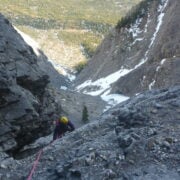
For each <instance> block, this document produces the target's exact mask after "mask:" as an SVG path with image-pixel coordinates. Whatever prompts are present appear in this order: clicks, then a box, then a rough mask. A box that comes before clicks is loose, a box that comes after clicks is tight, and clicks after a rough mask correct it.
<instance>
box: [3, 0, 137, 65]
mask: <svg viewBox="0 0 180 180" xmlns="http://www.w3.org/2000/svg"><path fill="white" fill-rule="evenodd" d="M138 2H140V0H133V1H132V0H66V1H64V0H58V1H57V0H13V1H12V0H0V11H1V13H2V14H4V15H5V16H6V17H8V18H9V19H10V20H11V21H12V23H13V24H14V25H15V26H16V27H17V28H19V29H20V30H21V31H23V32H25V33H27V34H29V35H30V36H31V37H33V38H34V39H36V41H37V42H39V44H40V45H41V47H42V49H43V50H44V51H45V53H46V54H48V53H47V52H48V51H49V49H51V48H50V47H49V46H50V45H49V46H45V45H44V44H43V43H44V42H42V40H43V39H47V42H48V43H50V44H53V45H52V47H53V48H55V46H54V44H57V43H58V41H59V43H60V42H62V41H63V42H64V44H65V45H66V46H72V45H73V46H75V47H76V48H79V53H81V54H82V53H83V55H85V57H86V58H88V59H89V58H90V57H92V55H93V53H94V51H95V49H96V47H97V46H98V45H99V44H100V42H101V40H102V39H103V37H104V35H105V34H106V33H107V32H108V31H109V29H110V28H112V27H113V26H114V25H115V24H117V22H118V20H119V19H121V17H122V16H124V15H125V13H126V12H127V11H128V10H129V9H130V8H131V7H132V6H134V5H135V4H137V3H138ZM54 34H57V37H56V38H57V39H55V38H54V37H55V36H54ZM44 36H47V38H46V37H44ZM47 42H46V43H47ZM42 44H43V45H42ZM82 47H83V52H82ZM56 48H58V47H56ZM54 51H56V52H57V49H54ZM51 53H52V52H51ZM52 54H53V58H55V59H56V58H57V59H58V58H59V56H58V55H56V56H55V54H54V53H52ZM48 56H51V54H50V55H49V54H48ZM54 56H55V57H54ZM50 58H51V57H50ZM65 58H66V57H65ZM74 59H76V58H74ZM77 59H80V58H79V57H77ZM67 61H69V62H70V60H69V59H67ZM80 61H82V58H81V59H80ZM71 63H72V61H71Z"/></svg>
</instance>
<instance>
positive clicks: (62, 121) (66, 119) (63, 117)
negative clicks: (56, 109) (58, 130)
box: [59, 116, 68, 124]
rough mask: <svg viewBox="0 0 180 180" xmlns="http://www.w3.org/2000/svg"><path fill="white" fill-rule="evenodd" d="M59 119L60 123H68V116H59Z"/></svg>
mask: <svg viewBox="0 0 180 180" xmlns="http://www.w3.org/2000/svg"><path fill="white" fill-rule="evenodd" d="M59 121H60V122H61V123H63V124H67V123H68V118H67V117H65V116H62V117H60V118H59Z"/></svg>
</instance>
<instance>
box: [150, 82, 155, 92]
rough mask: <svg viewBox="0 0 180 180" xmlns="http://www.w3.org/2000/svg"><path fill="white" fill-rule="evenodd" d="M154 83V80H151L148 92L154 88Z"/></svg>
mask: <svg viewBox="0 0 180 180" xmlns="http://www.w3.org/2000/svg"><path fill="white" fill-rule="evenodd" d="M155 82H156V81H155V80H153V81H152V83H150V84H149V90H151V89H152V87H153V86H154V84H155Z"/></svg>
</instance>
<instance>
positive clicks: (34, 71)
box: [0, 15, 65, 152]
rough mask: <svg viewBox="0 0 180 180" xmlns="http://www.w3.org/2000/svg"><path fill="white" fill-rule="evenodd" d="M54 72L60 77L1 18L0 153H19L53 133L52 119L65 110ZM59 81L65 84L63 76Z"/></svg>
mask: <svg viewBox="0 0 180 180" xmlns="http://www.w3.org/2000/svg"><path fill="white" fill-rule="evenodd" d="M50 69H51V70H52V71H51V74H52V73H56V74H58V73H57V72H55V70H53V67H52V65H50V64H48V62H47V58H46V56H45V55H44V54H43V53H42V52H40V51H38V54H35V52H34V49H33V48H32V47H30V46H28V45H27V44H26V43H25V42H24V40H23V38H22V37H21V36H20V35H19V33H17V31H16V30H15V29H14V28H13V26H12V25H11V24H10V23H9V21H8V20H7V19H5V18H4V17H3V16H2V15H0V151H8V152H11V151H14V150H18V149H19V148H21V147H22V146H23V145H25V144H28V143H29V142H32V141H33V140H34V139H36V138H38V137H40V136H42V135H45V134H48V133H50V132H51V128H50V127H51V124H52V122H51V121H52V118H53V117H54V115H56V114H57V113H60V111H61V108H60V107H59V105H58V104H57V102H56V101H55V97H54V94H53V92H54V90H53V84H55V82H54V81H53V79H52V76H51V77H50V78H49V75H48V72H49V71H48V70H50ZM46 71H47V72H46ZM58 78H59V80H58V81H59V82H61V80H62V78H63V77H62V76H61V77H58ZM60 79H61V80H60ZM63 81H64V82H65V78H64V80H62V82H63ZM49 84H51V86H50V85H49Z"/></svg>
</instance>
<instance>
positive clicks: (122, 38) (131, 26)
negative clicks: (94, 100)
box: [76, 0, 180, 95]
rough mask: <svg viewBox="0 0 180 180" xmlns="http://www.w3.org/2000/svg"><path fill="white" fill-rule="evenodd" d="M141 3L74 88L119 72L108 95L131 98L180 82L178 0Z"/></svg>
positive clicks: (109, 38) (105, 44) (120, 25)
mask: <svg viewBox="0 0 180 180" xmlns="http://www.w3.org/2000/svg"><path fill="white" fill-rule="evenodd" d="M144 2H147V3H145V4H146V5H145V6H141V8H139V10H138V12H139V15H137V17H136V19H135V20H134V21H133V22H129V23H126V24H125V25H123V24H120V23H119V25H117V27H116V28H115V29H114V30H112V32H110V34H109V35H108V36H107V37H106V38H105V40H104V41H103V43H102V44H101V46H100V47H99V48H98V49H97V52H96V53H95V55H94V57H93V58H92V60H90V61H89V63H88V65H87V67H86V68H85V69H84V70H83V71H82V73H80V75H79V77H78V78H77V80H76V85H79V84H81V83H83V82H84V81H86V80H92V81H96V80H97V79H100V78H102V77H106V76H108V75H110V74H112V73H114V72H116V71H119V70H120V69H121V72H120V74H122V75H120V76H119V79H118V81H116V82H115V83H113V84H112V85H111V93H122V94H125V95H134V94H135V93H139V92H142V91H144V90H148V89H158V88H162V87H169V86H172V85H175V84H179V83H180V78H179V77H180V47H179V42H180V32H179V30H178V29H179V28H180V24H179V18H180V3H179V0H162V1H155V0H145V1H144ZM136 11H137V10H136ZM133 16H136V14H135V13H134V14H133V13H132V15H131V18H129V19H128V18H127V21H131V19H132V18H133ZM127 17H128V16H127ZM87 74H88V77H87ZM96 88H97V87H96ZM85 90H88V89H84V91H85Z"/></svg>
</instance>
